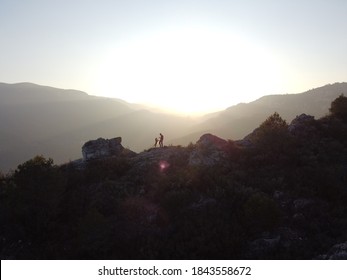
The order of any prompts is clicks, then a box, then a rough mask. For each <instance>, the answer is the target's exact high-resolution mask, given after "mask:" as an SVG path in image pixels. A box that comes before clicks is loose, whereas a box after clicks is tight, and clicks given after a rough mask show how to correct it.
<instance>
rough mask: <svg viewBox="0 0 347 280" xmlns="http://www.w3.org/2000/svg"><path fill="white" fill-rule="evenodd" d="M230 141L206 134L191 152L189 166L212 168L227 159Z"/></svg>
mask: <svg viewBox="0 0 347 280" xmlns="http://www.w3.org/2000/svg"><path fill="white" fill-rule="evenodd" d="M227 149H228V141H226V140H224V139H222V138H219V137H217V136H215V135H212V134H204V135H202V136H201V137H200V139H199V140H198V141H197V142H196V147H195V149H194V150H193V151H192V152H191V154H190V158H189V164H190V165H193V166H197V165H207V166H212V165H215V164H216V163H218V162H220V161H221V160H223V159H225V158H226V153H227Z"/></svg>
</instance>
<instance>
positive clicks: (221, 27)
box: [0, 0, 347, 113]
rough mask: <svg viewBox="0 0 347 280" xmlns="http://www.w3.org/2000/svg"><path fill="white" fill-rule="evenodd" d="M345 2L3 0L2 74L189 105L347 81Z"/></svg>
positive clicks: (203, 106)
mask: <svg viewBox="0 0 347 280" xmlns="http://www.w3.org/2000/svg"><path fill="white" fill-rule="evenodd" d="M346 29H347V1H346V0H329V1H328V0H291V1H289V0H238V1H236V0H229V1H228V0H210V1H206V0H200V1H198V0H141V1H140V0H120V1H117V0H94V1H91V0H56V1H50V0H0V40H1V41H0V82H7V83H15V82H24V81H26V82H33V83H38V84H43V85H50V86H54V87H60V88H73V89H79V90H83V91H86V92H88V93H89V94H93V95H104V96H113V97H117V98H121V99H124V100H126V101H129V102H137V103H147V104H152V105H156V106H163V107H165V108H169V109H173V110H177V111H181V112H185V113H192V112H201V111H213V110H217V109H224V108H226V107H228V106H231V105H234V104H236V103H239V102H248V101H252V100H254V99H256V98H258V97H260V96H263V95H267V94H282V93H283V94H284V93H298V92H302V91H305V90H308V89H310V88H314V87H318V86H322V85H325V84H327V83H334V82H342V81H347V78H346V77H347V51H346V50H347V36H346V32H347V30H346Z"/></svg>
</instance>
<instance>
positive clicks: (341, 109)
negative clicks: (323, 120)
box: [329, 94, 347, 120]
mask: <svg viewBox="0 0 347 280" xmlns="http://www.w3.org/2000/svg"><path fill="white" fill-rule="evenodd" d="M329 111H330V113H331V115H332V116H335V117H337V118H339V119H342V120H347V97H345V96H344V95H343V94H341V95H340V96H339V97H338V98H336V99H335V100H334V101H333V102H332V103H331V107H330V109H329Z"/></svg>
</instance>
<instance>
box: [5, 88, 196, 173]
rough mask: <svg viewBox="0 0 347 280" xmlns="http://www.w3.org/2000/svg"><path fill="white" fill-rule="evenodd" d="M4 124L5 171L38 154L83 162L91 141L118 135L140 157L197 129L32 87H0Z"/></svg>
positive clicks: (114, 102) (105, 101)
mask: <svg viewBox="0 0 347 280" xmlns="http://www.w3.org/2000/svg"><path fill="white" fill-rule="evenodd" d="M0 119H1V122H0V130H1V135H0V147H1V148H0V170H8V169H9V168H15V167H16V166H17V165H18V164H19V163H20V162H22V161H24V160H26V159H29V158H31V157H33V156H35V155H37V154H44V155H45V156H47V157H53V158H55V159H56V161H57V162H59V163H62V162H67V161H69V160H73V159H76V158H79V157H80V155H81V145H82V144H83V143H84V142H85V141H87V140H89V139H93V138H97V137H106V138H107V137H111V136H113V135H115V134H119V135H122V136H123V138H124V139H125V141H127V143H128V144H127V145H129V146H130V147H131V148H132V149H134V150H136V151H140V150H143V149H144V148H148V147H150V146H152V145H153V143H154V138H155V137H156V136H157V135H158V134H159V133H160V132H161V131H168V132H167V133H166V135H167V137H170V135H173V136H174V135H184V134H185V133H187V128H189V127H190V126H191V125H192V122H190V120H189V119H187V118H180V117H176V116H171V115H167V114H160V113H153V112H151V111H148V110H144V109H143V106H139V105H135V104H129V103H126V102H124V101H122V100H118V99H111V98H102V97H96V96H90V95H88V94H86V93H84V92H80V91H74V90H62V89H56V88H51V87H45V86H38V85H34V84H29V83H21V84H14V85H9V84H0ZM168 127H170V130H168Z"/></svg>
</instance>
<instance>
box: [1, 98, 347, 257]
mask: <svg viewBox="0 0 347 280" xmlns="http://www.w3.org/2000/svg"><path fill="white" fill-rule="evenodd" d="M346 100H347V98H346V97H344V96H340V97H339V98H337V99H336V100H335V101H333V102H332V104H331V108H330V114H329V115H327V116H326V117H324V118H321V119H319V120H315V119H313V118H311V119H310V118H308V119H306V120H305V121H303V122H301V123H300V125H298V126H297V127H295V129H293V127H290V126H289V125H288V123H287V122H286V121H285V120H283V119H282V118H281V116H280V115H279V114H277V113H274V114H273V115H271V116H269V118H268V119H266V120H265V121H264V122H263V123H262V124H261V125H260V126H259V128H258V129H256V130H255V131H254V132H253V133H252V134H251V135H249V136H248V137H246V139H245V140H243V141H229V142H228V145H227V147H226V148H225V151H224V152H225V157H223V159H221V160H220V161H219V162H218V163H215V164H213V165H191V164H189V157H190V155H191V153H192V151H194V150H195V149H196V148H197V147H196V144H191V145H189V146H188V147H168V148H161V149H162V150H163V151H164V150H165V149H174V150H175V153H173V154H171V155H170V156H169V157H168V158H166V159H165V164H159V163H158V162H155V161H150V160H146V153H148V154H150V153H151V151H147V152H144V153H143V157H142V158H143V159H142V161H141V162H140V163H139V161H135V160H134V159H133V158H130V157H127V156H123V157H116V158H109V159H103V160H95V161H90V162H88V163H87V164H86V165H85V166H83V167H81V166H78V165H76V164H74V163H69V164H65V165H61V166H57V165H54V163H53V160H52V159H46V158H44V157H43V156H36V157H35V158H33V159H31V160H29V161H27V162H25V163H23V164H21V165H19V166H18V167H17V169H16V170H15V171H14V172H12V173H9V174H1V173H0V201H1V204H0V223H1V228H0V256H1V258H2V259H7V258H10V259H11V258H16V259H241V258H242V259H312V258H324V257H326V254H327V253H328V252H329V250H330V249H331V248H332V246H334V245H336V244H339V243H344V242H346V241H347V184H346V183H347V118H346V116H347V105H346V104H347V101H346ZM246 140H247V141H246ZM159 150H160V149H159ZM203 152H205V153H206V154H208V153H209V151H208V149H206V151H203Z"/></svg>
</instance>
